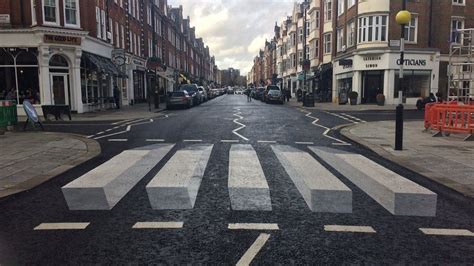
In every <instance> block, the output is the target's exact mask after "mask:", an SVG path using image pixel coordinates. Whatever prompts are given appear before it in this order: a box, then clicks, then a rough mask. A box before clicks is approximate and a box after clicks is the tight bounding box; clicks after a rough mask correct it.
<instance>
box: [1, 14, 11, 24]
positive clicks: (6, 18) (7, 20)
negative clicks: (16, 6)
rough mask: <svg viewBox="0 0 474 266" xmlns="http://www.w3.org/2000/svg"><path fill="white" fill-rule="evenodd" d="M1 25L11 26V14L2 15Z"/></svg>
mask: <svg viewBox="0 0 474 266" xmlns="http://www.w3.org/2000/svg"><path fill="white" fill-rule="evenodd" d="M0 24H10V14H0Z"/></svg>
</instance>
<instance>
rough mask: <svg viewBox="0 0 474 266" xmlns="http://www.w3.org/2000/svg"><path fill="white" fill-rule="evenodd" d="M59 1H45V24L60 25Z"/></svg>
mask: <svg viewBox="0 0 474 266" xmlns="http://www.w3.org/2000/svg"><path fill="white" fill-rule="evenodd" d="M58 8H59V7H58V0H43V18H44V23H45V24H59V21H58V19H59V14H58Z"/></svg>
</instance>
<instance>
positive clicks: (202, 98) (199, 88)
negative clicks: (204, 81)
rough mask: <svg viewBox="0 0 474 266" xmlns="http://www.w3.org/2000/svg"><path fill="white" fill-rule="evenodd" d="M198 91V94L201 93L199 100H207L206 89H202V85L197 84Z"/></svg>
mask: <svg viewBox="0 0 474 266" xmlns="http://www.w3.org/2000/svg"><path fill="white" fill-rule="evenodd" d="M198 92H199V94H200V95H201V100H202V102H207V100H208V97H207V91H206V89H204V87H203V86H199V87H198Z"/></svg>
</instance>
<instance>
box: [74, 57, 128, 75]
mask: <svg viewBox="0 0 474 266" xmlns="http://www.w3.org/2000/svg"><path fill="white" fill-rule="evenodd" d="M82 54H83V56H85V57H86V58H87V59H88V60H89V61H90V62H91V63H92V64H94V65H95V66H96V67H97V69H98V70H99V72H102V73H107V74H110V75H113V76H117V77H121V78H128V77H127V75H126V74H125V73H123V72H122V71H121V70H120V69H119V68H118V67H117V66H116V65H115V64H114V63H112V61H111V60H110V59H108V58H105V57H102V56H98V55H95V54H91V53H88V52H83V53H82Z"/></svg>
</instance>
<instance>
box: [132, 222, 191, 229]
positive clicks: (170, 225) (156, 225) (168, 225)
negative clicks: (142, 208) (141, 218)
mask: <svg viewBox="0 0 474 266" xmlns="http://www.w3.org/2000/svg"><path fill="white" fill-rule="evenodd" d="M183 224H184V223H183V222H137V223H135V224H134V225H133V226H132V228H133V229H180V228H183Z"/></svg>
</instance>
